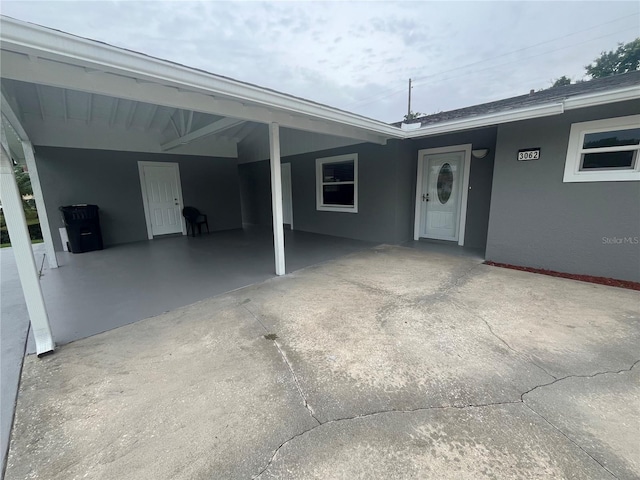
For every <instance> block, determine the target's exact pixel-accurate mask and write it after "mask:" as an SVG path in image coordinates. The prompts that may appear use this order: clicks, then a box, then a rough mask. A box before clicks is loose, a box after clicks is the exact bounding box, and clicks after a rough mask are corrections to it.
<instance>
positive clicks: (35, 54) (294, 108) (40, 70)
mask: <svg viewBox="0 0 640 480" xmlns="http://www.w3.org/2000/svg"><path fill="white" fill-rule="evenodd" d="M0 21H1V24H2V29H1V34H2V49H3V52H2V65H3V69H2V76H3V77H6V78H12V79H16V80H22V81H31V82H34V83H42V84H44V85H52V86H60V87H63V88H71V89H77V90H81V91H89V92H92V93H101V94H106V95H113V94H114V93H115V92H107V91H105V89H104V88H100V85H101V83H103V82H104V81H105V80H107V81H109V82H111V83H114V84H118V86H119V87H121V85H122V83H123V80H124V81H126V80H129V81H132V80H133V82H135V83H137V85H138V88H137V89H136V88H134V90H137V91H138V92H141V91H142V90H151V91H155V93H156V94H159V93H160V92H159V90H162V89H163V88H161V87H164V89H167V88H172V89H173V90H174V93H175V94H177V95H178V96H180V97H185V98H188V97H190V96H193V95H194V94H195V93H199V94H202V95H206V96H209V97H210V98H211V100H215V101H216V102H217V105H211V104H210V105H207V104H206V103H205V104H203V105H202V108H200V109H198V108H195V109H194V108H192V106H193V105H194V104H195V105H197V104H199V102H189V104H188V105H185V106H184V107H181V106H180V105H178V104H175V102H172V104H171V105H167V106H173V107H176V108H187V109H193V110H198V111H202V112H204V113H212V114H219V115H224V116H230V117H235V118H241V119H244V120H254V121H259V122H262V123H272V122H276V123H279V124H281V125H285V126H289V127H291V128H297V129H301V130H309V131H317V132H320V133H323V130H328V131H326V132H325V133H328V134H333V135H340V136H346V137H351V136H352V135H356V134H357V136H356V137H355V138H359V139H361V140H364V141H372V142H376V143H384V142H385V140H386V139H387V138H403V133H402V132H401V131H400V129H398V128H396V127H393V126H391V125H388V124H385V123H383V122H380V121H377V120H373V119H368V118H366V117H361V116H359V115H356V114H353V113H349V112H344V111H341V110H337V109H334V108H331V107H328V106H325V105H321V104H317V103H314V102H310V101H308V100H304V99H300V98H296V97H292V96H289V95H285V94H282V93H279V92H275V91H271V90H267V89H264V88H260V87H257V86H255V85H250V84H246V83H242V82H238V81H236V80H232V79H229V78H225V77H220V76H217V75H213V74H211V73H208V72H204V71H200V70H196V69H192V68H188V67H185V66H183V65H179V64H175V63H171V62H168V61H164V60H160V59H156V58H153V57H149V56H146V55H143V54H140V53H136V52H132V51H128V50H124V49H120V48H116V47H113V46H111V45H107V44H104V43H99V42H96V41H92V40H88V39H85V38H81V37H77V36H73V35H70V34H67V33H64V32H59V31H56V30H52V29H48V28H44V27H40V26H37V25H33V24H29V23H25V22H21V21H18V20H14V19H10V18H7V17H2V19H1V20H0ZM12 52H14V53H12ZM15 54H22V56H23V57H24V56H26V57H25V58H18V56H16V55H15ZM47 60H49V61H47ZM54 62H56V63H57V64H55V63H54ZM74 67H75V68H74ZM70 69H73V70H70ZM78 69H82V70H83V72H82V74H79V72H78ZM65 73H66V74H65ZM73 76H75V77H80V78H78V80H82V78H81V77H86V76H90V77H91V78H92V80H93V82H87V81H85V82H80V81H77V82H69V77H73ZM118 77H119V78H118ZM84 80H86V78H85V79H84ZM70 83H71V84H70ZM92 84H96V85H95V88H92ZM149 84H151V85H149ZM140 85H145V86H146V87H148V88H146V89H142V88H140ZM102 86H103V87H104V85H102ZM94 90H98V91H94ZM123 93H124V94H125V95H127V90H126V89H124V90H123ZM162 93H166V92H162ZM114 96H117V95H114ZM157 96H158V97H159V99H161V98H162V96H163V95H162V94H161V95H157ZM211 96H213V97H211ZM123 98H129V97H123ZM141 101H150V99H148V98H147V99H141ZM151 103H158V104H160V105H162V104H163V103H159V102H157V101H156V102H151ZM165 103H166V102H165ZM216 106H217V107H218V108H214V107H216ZM258 110H262V111H261V112H260V113H261V115H258ZM329 126H330V127H332V128H327V127H329Z"/></svg>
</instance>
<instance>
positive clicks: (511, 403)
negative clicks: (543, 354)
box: [252, 325, 640, 480]
mask: <svg viewBox="0 0 640 480" xmlns="http://www.w3.org/2000/svg"><path fill="white" fill-rule="evenodd" d="M263 327H264V325H263ZM639 363H640V360H637V361H635V362H634V363H633V364H632V365H631V367H629V368H626V369H622V370H618V371H605V372H597V373H594V374H593V375H568V376H566V377H562V378H558V379H555V380H554V381H552V382H549V383H545V384H542V385H536V386H535V387H533V388H531V389H530V390H527V391H526V392H524V393H522V394H521V395H520V400H514V401H508V402H490V403H480V404H468V405H441V406H435V407H420V408H415V409H411V410H394V409H389V410H380V411H377V412H371V413H365V414H361V415H355V416H353V417H344V418H337V419H333V420H328V421H326V422H324V423H322V422H318V423H319V424H318V425H316V426H314V427H311V428H309V429H307V430H305V431H303V432H301V433H298V434H296V435H294V436H292V437H291V438H289V439H288V440H286V441H284V442H283V443H281V444H280V446H278V448H276V450H275V451H274V452H273V455H272V456H271V458H270V459H269V461H268V462H267V464H266V466H265V467H264V468H263V469H262V470H260V472H259V473H258V474H257V475H255V476H254V477H252V480H257V479H259V478H260V477H261V476H262V474H263V473H264V472H266V471H267V470H268V469H269V467H270V466H271V465H272V464H273V461H274V460H275V458H276V456H277V455H278V452H279V451H280V450H281V449H282V448H283V447H284V446H285V445H287V444H288V443H290V442H292V441H293V440H295V439H296V438H299V437H301V436H303V435H305V434H307V433H309V432H312V431H313V430H315V429H316V428H319V427H321V426H323V425H328V424H331V423H338V422H345V421H349V420H357V419H360V418H368V417H373V416H377V415H384V414H389V413H400V414H410V413H416V412H424V411H430V410H447V409H457V410H464V409H467V408H486V407H493V406H498V405H514V404H522V405H524V406H525V407H526V408H527V409H529V410H531V411H532V412H533V413H535V414H536V415H537V416H539V417H540V418H542V419H543V420H544V421H545V422H546V423H547V424H549V425H550V426H551V427H553V429H554V430H556V431H558V432H559V433H560V434H561V435H562V436H563V437H565V438H566V439H567V440H568V441H569V442H570V443H571V444H573V445H575V446H576V447H577V448H578V449H580V450H581V451H582V452H584V453H585V455H587V456H588V457H589V458H590V459H592V460H593V461H594V462H596V463H597V464H598V465H600V466H601V467H602V468H603V469H604V470H606V471H607V472H608V473H609V474H611V475H612V476H613V477H614V478H618V477H617V476H616V475H614V474H613V473H612V472H611V471H610V470H609V469H608V468H606V467H605V466H604V465H603V464H602V463H600V462H599V461H598V460H596V459H595V458H594V457H592V456H591V455H590V454H589V453H588V452H587V451H586V450H584V448H582V447H581V446H580V445H579V444H578V443H576V442H575V441H574V440H572V439H571V438H570V437H569V436H567V435H566V434H565V433H564V432H562V430H560V429H559V428H558V427H556V426H555V425H554V424H553V423H551V422H550V421H549V420H547V419H546V418H545V417H543V416H542V415H541V414H539V413H538V412H536V411H535V410H533V409H532V408H531V407H530V406H529V405H527V403H526V402H525V401H524V396H525V395H526V394H528V393H531V392H533V391H534V390H536V389H538V388H542V387H547V386H549V385H553V384H554V383H557V382H560V381H562V380H565V379H567V378H574V377H575V378H593V377H596V376H598V375H606V374H620V373H625V372H630V371H631V370H632V369H633V368H634V367H635V366H636V365H637V364H639ZM314 418H315V417H314ZM316 420H317V419H316Z"/></svg>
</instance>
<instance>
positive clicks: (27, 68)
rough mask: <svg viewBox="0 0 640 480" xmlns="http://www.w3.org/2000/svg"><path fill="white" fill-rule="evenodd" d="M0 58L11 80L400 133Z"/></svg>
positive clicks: (302, 124)
mask: <svg viewBox="0 0 640 480" xmlns="http://www.w3.org/2000/svg"><path fill="white" fill-rule="evenodd" d="M3 34H4V32H3ZM0 62H1V63H2V76H3V77H4V78H9V79H12V80H19V81H23V82H33V83H40V84H43V85H50V86H55V87H60V88H67V89H73V90H79V91H84V92H90V93H95V94H100V95H107V96H111V97H119V98H123V99H128V100H134V101H140V102H146V103H151V104H157V105H162V106H166V107H172V108H177V109H184V110H193V111H196V112H202V113H208V114H211V115H217V116H224V117H234V118H238V119H242V120H248V121H254V122H258V123H266V124H269V123H272V122H276V123H279V124H280V126H281V127H289V128H293V129H297V130H306V131H310V132H315V133H321V134H327V135H335V136H339V137H344V138H351V139H355V140H362V141H363V142H372V143H381V144H384V143H386V139H387V138H390V137H398V138H401V137H403V136H404V132H402V131H401V130H400V129H398V128H395V127H390V128H391V129H393V130H396V133H394V135H386V134H383V133H379V132H376V131H373V130H368V129H364V128H361V127H355V126H351V125H346V124H340V123H336V122H332V121H322V122H318V121H314V120H312V118H310V116H308V115H299V116H298V115H291V112H287V111H282V110H276V109H269V108H265V107H263V106H259V105H250V104H247V105H243V104H242V103H241V102H239V101H237V100H233V99H229V98H222V97H215V98H214V97H213V96H212V95H209V94H203V93H198V92H179V91H178V89H177V88H175V87H169V86H164V85H160V84H156V83H151V84H138V83H137V82H136V81H135V80H134V79H132V78H131V77H125V76H120V75H113V74H109V73H99V74H98V73H96V74H91V75H88V74H87V73H86V72H85V71H84V69H82V68H78V67H74V66H72V65H68V64H63V63H58V62H52V61H42V59H41V60H40V61H38V62H35V63H33V62H29V61H28V59H27V58H26V57H25V56H24V55H20V54H16V53H13V52H8V51H6V50H3V51H2V53H1V57H0Z"/></svg>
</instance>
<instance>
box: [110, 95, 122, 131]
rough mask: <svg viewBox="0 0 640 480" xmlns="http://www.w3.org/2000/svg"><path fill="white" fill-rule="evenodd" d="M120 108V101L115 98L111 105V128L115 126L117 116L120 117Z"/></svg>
mask: <svg viewBox="0 0 640 480" xmlns="http://www.w3.org/2000/svg"><path fill="white" fill-rule="evenodd" d="M119 106H120V99H119V98H114V99H113V102H112V103H111V113H110V114H109V128H111V127H112V126H113V122H115V121H116V116H117V115H118V107H119Z"/></svg>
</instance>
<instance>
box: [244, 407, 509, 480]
mask: <svg viewBox="0 0 640 480" xmlns="http://www.w3.org/2000/svg"><path fill="white" fill-rule="evenodd" d="M520 403H522V402H521V401H518V400H516V401H510V402H495V403H480V404H468V405H438V406H434V407H418V408H414V409H409V410H394V409H389V410H379V411H377V412H370V413H363V414H360V415H354V416H353V417H344V418H335V419H333V420H327V421H326V422H319V424H318V425H314V426H313V427H311V428H308V429H306V430H304V431H302V432H300V433H298V434H296V435H294V436H293V437H291V438H289V439H288V440H285V441H284V442H282V443H281V444H280V445H279V446H278V448H276V449H275V451H274V452H273V455H272V456H271V458H270V459H269V461H268V462H267V465H266V466H265V467H264V468H263V469H262V470H260V472H258V474H256V475H255V476H253V477H251V478H252V480H257V479H258V478H260V477H261V476H262V474H263V473H264V472H266V471H267V470H269V467H270V466H271V465H272V464H273V461H274V460H275V458H276V456H277V455H278V452H280V450H281V449H282V448H283V447H284V446H285V445H287V444H288V443H290V442H292V441H293V440H295V439H296V438H299V437H302V436H303V435H306V434H307V433H310V432H312V431H314V430H315V429H317V428H320V427H322V426H324V425H330V424H332V423H341V422H347V421H350V420H358V419H361V418H369V417H375V416H377V415H385V414H388V413H399V414H405V413H416V412H424V411H429V410H447V409H458V410H464V409H466V408H483V407H493V406H497V405H513V404H520Z"/></svg>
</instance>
